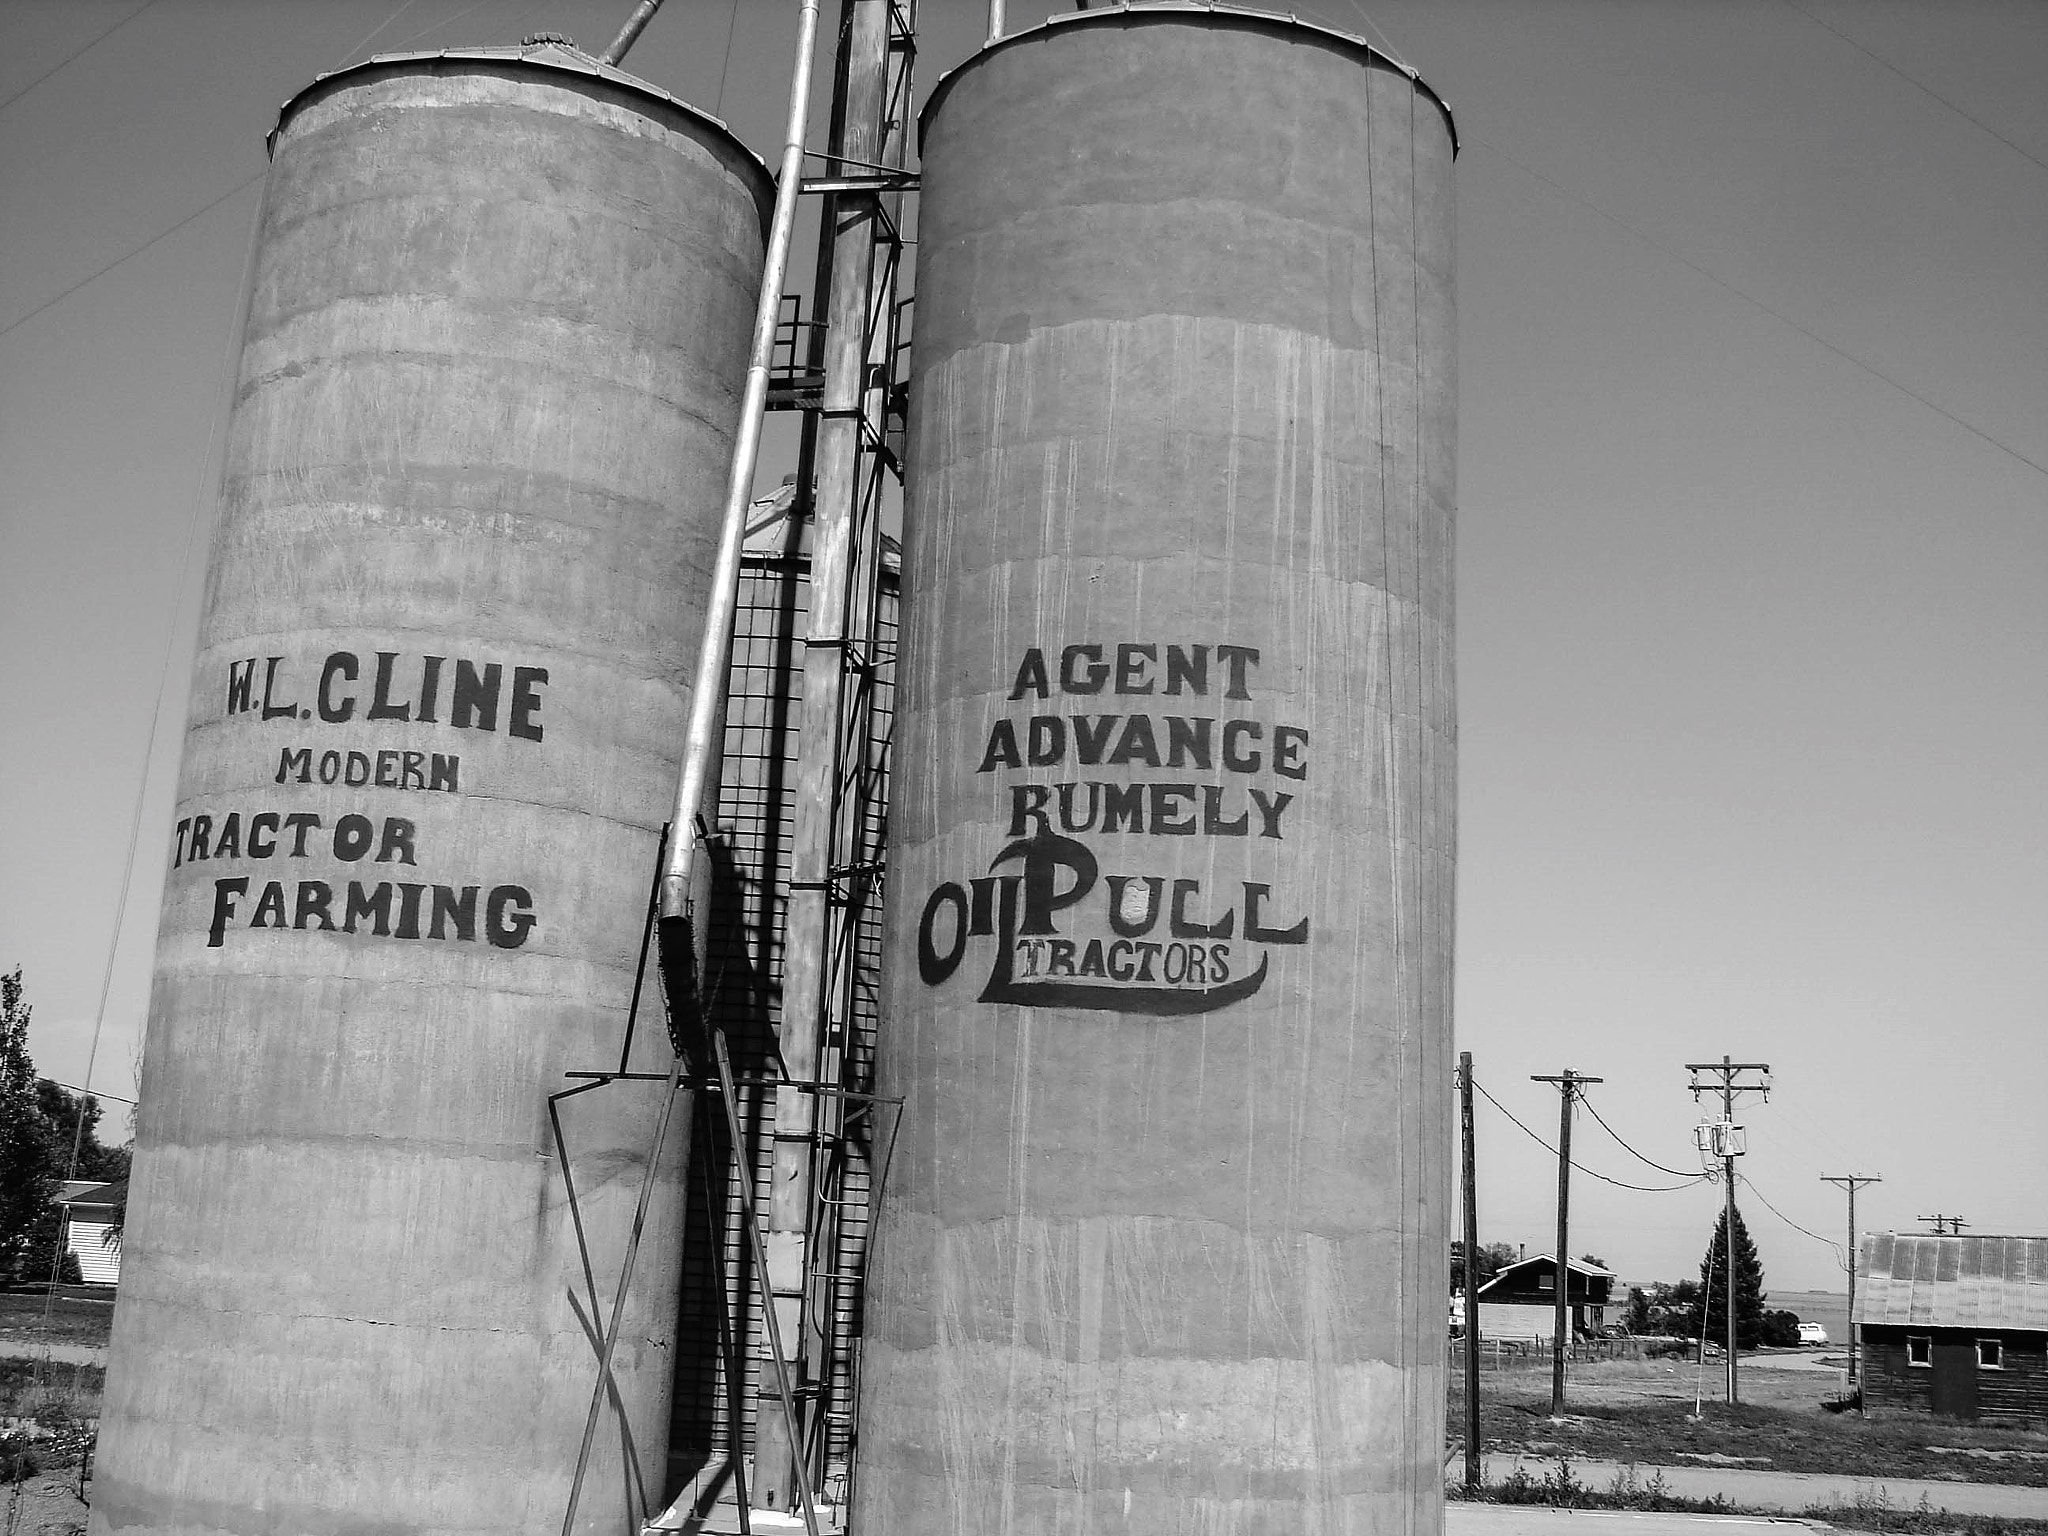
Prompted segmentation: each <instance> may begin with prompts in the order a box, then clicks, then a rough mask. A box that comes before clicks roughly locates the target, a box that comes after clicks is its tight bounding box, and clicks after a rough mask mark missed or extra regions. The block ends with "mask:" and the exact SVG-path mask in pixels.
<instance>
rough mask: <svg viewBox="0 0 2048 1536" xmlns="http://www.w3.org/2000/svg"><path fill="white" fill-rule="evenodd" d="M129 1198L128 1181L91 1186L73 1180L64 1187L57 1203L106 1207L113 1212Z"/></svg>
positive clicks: (78, 1180) (81, 1181) (119, 1180)
mask: <svg viewBox="0 0 2048 1536" xmlns="http://www.w3.org/2000/svg"><path fill="white" fill-rule="evenodd" d="M127 1198H128V1181H127V1180H126V1179H116V1180H114V1181H113V1183H111V1184H91V1183H87V1182H85V1181H84V1180H80V1179H73V1180H71V1181H70V1182H68V1183H67V1184H66V1185H65V1186H64V1190H63V1192H62V1193H61V1194H59V1195H58V1196H57V1203H58V1204H59V1205H75V1206H91V1207H100V1206H104V1207H106V1209H108V1210H110V1211H111V1210H112V1209H113V1208H114V1207H115V1206H117V1205H119V1204H120V1203H121V1202H122V1201H123V1200H125V1199H127Z"/></svg>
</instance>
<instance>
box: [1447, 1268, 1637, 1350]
mask: <svg viewBox="0 0 2048 1536" xmlns="http://www.w3.org/2000/svg"><path fill="white" fill-rule="evenodd" d="M1566 1273H1567V1278H1566V1282H1565V1284H1566V1290H1565V1302H1566V1304H1567V1306H1568V1307H1569V1308H1570V1310H1571V1329H1572V1334H1573V1336H1574V1337H1578V1336H1580V1335H1582V1334H1594V1333H1598V1332H1599V1331H1600V1326H1601V1324H1602V1323H1604V1322H1605V1321H1606V1314H1607V1304H1608V1294H1609V1291H1610V1289H1611V1288H1612V1287H1613V1285H1614V1273H1613V1271H1612V1270H1606V1269H1602V1268H1601V1267H1600V1266H1599V1265H1598V1264H1589V1263H1587V1262H1586V1261H1585V1260H1584V1259H1572V1260H1569V1261H1568V1262H1567V1264H1566ZM1556 1332H1557V1260H1556V1259H1554V1258H1552V1257H1551V1256H1550V1255H1549V1254H1547V1253H1539V1254H1534V1255H1532V1256H1531V1257H1529V1258H1526V1259H1522V1260H1520V1261H1519V1262H1517V1263H1514V1264H1510V1265H1508V1266H1507V1267H1506V1268H1504V1269H1502V1270H1501V1272H1500V1273H1499V1274H1497V1275H1495V1276H1494V1277H1493V1278H1492V1279H1491V1280H1489V1281H1487V1282H1486V1284H1484V1285H1482V1286H1481V1287H1479V1333H1480V1337H1482V1338H1488V1339H1533V1340H1538V1341H1545V1342H1547V1341H1548V1340H1550V1339H1552V1338H1553V1337H1555V1335H1556Z"/></svg>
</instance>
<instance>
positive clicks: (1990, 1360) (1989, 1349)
mask: <svg viewBox="0 0 2048 1536" xmlns="http://www.w3.org/2000/svg"><path fill="white" fill-rule="evenodd" d="M2004 1368H2005V1350H2004V1348H2003V1341H2002V1340H2000V1339H1979V1340H1978V1341H1977V1369H1978V1370H1980V1371H1998V1370H2003V1369H2004Z"/></svg>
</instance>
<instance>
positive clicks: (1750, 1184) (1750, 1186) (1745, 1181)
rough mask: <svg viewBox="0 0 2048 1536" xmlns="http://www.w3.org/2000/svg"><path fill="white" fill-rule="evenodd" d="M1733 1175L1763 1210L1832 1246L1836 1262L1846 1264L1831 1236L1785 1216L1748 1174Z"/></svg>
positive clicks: (1794, 1229)
mask: <svg viewBox="0 0 2048 1536" xmlns="http://www.w3.org/2000/svg"><path fill="white" fill-rule="evenodd" d="M1735 1177H1736V1179H1737V1180H1738V1181H1739V1182H1740V1183H1741V1185H1742V1187H1743V1188H1744V1189H1746V1190H1748V1191H1749V1192H1750V1193H1751V1194H1752V1195H1755V1196H1756V1197H1757V1199H1758V1200H1760V1201H1762V1202H1763V1208H1764V1209H1765V1210H1767V1211H1769V1212H1770V1213H1771V1214H1772V1215H1773V1216H1775V1217H1777V1218H1778V1220H1780V1221H1782V1222H1783V1223H1785V1225H1786V1226H1788V1227H1790V1228H1791V1229H1792V1230H1793V1231H1794V1232H1798V1233H1801V1234H1803V1235H1805V1236H1807V1237H1810V1238H1812V1239H1813V1240H1814V1241H1815V1242H1816V1243H1825V1244H1826V1245H1827V1246H1828V1247H1830V1248H1832V1249H1833V1250H1834V1251H1835V1259H1836V1261H1837V1262H1838V1263H1841V1264H1843V1265H1844V1266H1846V1265H1847V1262H1848V1261H1847V1259H1846V1258H1844V1256H1843V1255H1844V1249H1843V1247H1842V1245H1841V1244H1840V1243H1838V1242H1836V1241H1835V1240H1834V1239H1833V1238H1831V1237H1822V1236H1821V1235H1820V1234H1819V1233H1818V1232H1815V1231H1812V1230H1811V1229H1810V1228H1807V1227H1802V1226H1801V1225H1799V1223H1798V1222H1796V1221H1794V1220H1793V1219H1792V1218H1791V1217H1790V1216H1787V1215H1786V1214H1785V1213H1784V1212H1783V1211H1781V1210H1779V1209H1778V1208H1777V1207H1776V1206H1775V1205H1773V1204H1771V1202H1770V1201H1768V1200H1765V1199H1764V1192H1763V1191H1762V1190H1760V1189H1758V1188H1757V1187H1756V1181H1755V1180H1753V1179H1751V1178H1750V1176H1749V1175H1748V1174H1746V1173H1738V1174H1736V1175H1735Z"/></svg>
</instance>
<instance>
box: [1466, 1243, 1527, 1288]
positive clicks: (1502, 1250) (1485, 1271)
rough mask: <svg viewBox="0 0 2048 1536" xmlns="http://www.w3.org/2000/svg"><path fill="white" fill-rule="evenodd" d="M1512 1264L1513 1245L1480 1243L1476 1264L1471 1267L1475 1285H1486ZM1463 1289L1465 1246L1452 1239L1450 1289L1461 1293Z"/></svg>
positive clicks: (1513, 1259)
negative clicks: (1475, 1278)
mask: <svg viewBox="0 0 2048 1536" xmlns="http://www.w3.org/2000/svg"><path fill="white" fill-rule="evenodd" d="M1514 1262H1515V1245H1514V1244H1513V1243H1481V1244H1480V1245H1479V1260H1478V1263H1477V1264H1476V1265H1474V1266H1473V1267H1474V1270H1475V1272H1476V1275H1477V1280H1476V1283H1477V1284H1479V1285H1484V1284H1486V1282H1487V1281H1489V1280H1491V1279H1492V1278H1493V1277H1494V1276H1495V1275H1497V1274H1499V1273H1500V1272H1501V1271H1502V1270H1503V1269H1505V1268H1506V1267H1507V1266H1508V1265H1510V1264H1512V1263H1514ZM1464 1288H1465V1244H1464V1242H1463V1241H1462V1240H1461V1239H1457V1238H1453V1239H1452V1240H1451V1289H1452V1290H1454V1291H1462V1290H1463V1289H1464Z"/></svg>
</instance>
